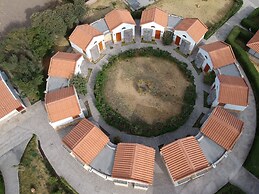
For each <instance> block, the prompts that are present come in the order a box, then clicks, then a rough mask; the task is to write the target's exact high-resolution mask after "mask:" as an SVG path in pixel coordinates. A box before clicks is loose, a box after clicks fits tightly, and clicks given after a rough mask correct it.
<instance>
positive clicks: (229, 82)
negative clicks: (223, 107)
mask: <svg viewBox="0 0 259 194" xmlns="http://www.w3.org/2000/svg"><path fill="white" fill-rule="evenodd" d="M218 79H219V82H220V89H219V98H218V101H219V103H224V104H233V105H239V106H247V105H248V95H249V87H248V86H247V84H246V82H245V80H244V79H243V78H241V77H236V76H229V75H218Z"/></svg>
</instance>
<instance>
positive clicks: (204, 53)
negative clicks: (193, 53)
mask: <svg viewBox="0 0 259 194" xmlns="http://www.w3.org/2000/svg"><path fill="white" fill-rule="evenodd" d="M199 53H200V54H202V56H203V58H204V59H205V60H204V62H203V64H202V66H201V67H202V70H204V68H205V66H206V64H208V65H209V66H210V70H209V72H210V71H212V70H213V64H212V61H211V58H210V55H209V53H208V52H207V51H205V50H203V49H202V48H199V51H198V53H197V55H198V54H199Z"/></svg>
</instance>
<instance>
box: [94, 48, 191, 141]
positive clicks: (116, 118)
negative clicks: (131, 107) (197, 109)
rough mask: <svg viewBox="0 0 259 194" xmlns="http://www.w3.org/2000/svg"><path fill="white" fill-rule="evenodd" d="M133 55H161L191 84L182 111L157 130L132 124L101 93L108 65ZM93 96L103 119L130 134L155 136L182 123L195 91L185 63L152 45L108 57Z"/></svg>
mask: <svg viewBox="0 0 259 194" xmlns="http://www.w3.org/2000/svg"><path fill="white" fill-rule="evenodd" d="M135 56H155V57H161V58H163V59H166V60H169V61H171V62H174V63H176V64H177V65H178V67H179V69H180V70H181V71H182V72H183V73H184V74H185V75H186V78H187V79H188V81H190V82H191V84H190V85H189V86H188V87H187V89H186V91H185V95H184V99H183V106H182V111H181V113H180V114H179V115H177V116H175V117H172V118H171V119H169V120H168V121H167V122H165V123H159V127H158V128H159V130H156V131H152V130H145V129H146V128H148V126H147V124H145V123H143V122H141V121H140V122H139V123H138V124H132V123H130V122H129V121H128V120H127V119H125V118H124V117H122V116H121V115H120V114H119V113H118V112H116V111H115V110H113V109H112V108H111V107H110V106H109V105H108V103H107V102H106V100H105V98H104V95H103V88H104V84H105V82H106V81H107V75H106V71H107V70H108V68H109V67H110V66H112V65H113V64H114V63H115V62H116V61H117V60H118V59H122V60H123V59H127V58H131V57H135ZM94 92H95V97H96V107H97V109H98V110H99V111H100V113H101V115H102V116H103V118H104V120H105V121H106V122H107V123H108V124H109V125H112V126H114V127H116V128H118V129H119V130H123V131H126V132H128V133H131V134H136V135H143V136H156V135H160V134H163V133H166V132H169V131H174V130H176V129H178V128H179V127H180V126H181V125H183V124H184V123H185V122H186V120H187V119H188V117H189V115H190V114H191V112H192V111H193V106H194V104H195V99H196V91H195V85H194V78H193V76H192V73H191V71H190V70H188V69H187V64H185V63H183V62H181V61H178V60H177V59H175V58H173V57H172V56H171V54H170V53H169V52H167V51H162V50H159V49H153V48H152V47H147V48H140V49H134V50H128V51H125V52H123V53H121V54H119V55H118V56H113V57H111V58H110V59H109V62H108V64H106V65H105V66H104V67H103V70H102V71H100V72H99V73H98V75H97V78H96V84H95V91H94Z"/></svg>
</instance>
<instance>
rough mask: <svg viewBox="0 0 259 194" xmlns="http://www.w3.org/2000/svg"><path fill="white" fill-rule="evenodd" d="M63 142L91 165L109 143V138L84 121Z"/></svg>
mask: <svg viewBox="0 0 259 194" xmlns="http://www.w3.org/2000/svg"><path fill="white" fill-rule="evenodd" d="M63 142H64V143H65V144H66V145H67V146H68V147H69V149H71V150H72V152H73V153H74V154H75V155H76V156H78V157H79V158H80V159H81V160H82V161H83V162H84V163H86V164H87V165H89V164H90V163H91V162H92V161H93V159H94V158H95V157H96V156H97V155H98V154H99V153H100V152H101V151H102V149H103V148H104V147H105V145H106V144H107V143H108V142H109V138H108V137H107V136H106V135H105V134H104V133H103V132H102V130H100V129H99V128H98V127H96V126H95V125H94V124H92V123H91V122H90V121H88V120H87V119H83V120H82V121H80V122H79V123H78V124H77V125H76V126H75V128H74V129H72V130H71V131H70V132H69V133H68V134H67V135H66V136H65V137H64V138H63Z"/></svg>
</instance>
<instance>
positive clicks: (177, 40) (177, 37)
mask: <svg viewBox="0 0 259 194" xmlns="http://www.w3.org/2000/svg"><path fill="white" fill-rule="evenodd" d="M180 40H181V38H180V37H179V36H176V39H175V44H176V45H177V46H179V44H180Z"/></svg>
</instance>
